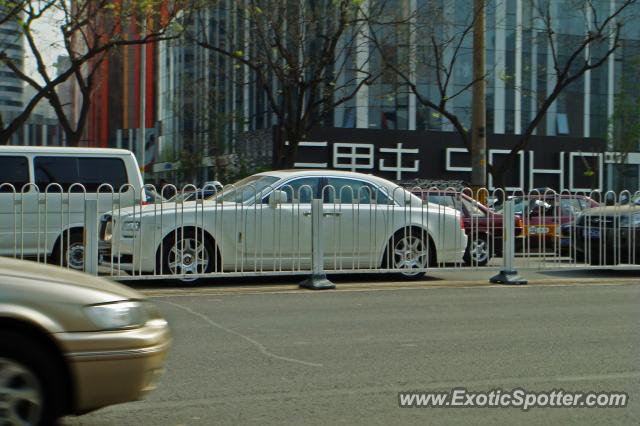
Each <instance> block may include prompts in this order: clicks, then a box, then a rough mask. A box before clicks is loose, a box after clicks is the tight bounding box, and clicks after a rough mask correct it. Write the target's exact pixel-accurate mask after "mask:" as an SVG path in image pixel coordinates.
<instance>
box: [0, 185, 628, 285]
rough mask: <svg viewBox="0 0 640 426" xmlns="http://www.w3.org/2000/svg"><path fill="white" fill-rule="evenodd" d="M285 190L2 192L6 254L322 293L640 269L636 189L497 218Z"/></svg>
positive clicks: (575, 196) (529, 206)
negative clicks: (377, 282)
mask: <svg viewBox="0 0 640 426" xmlns="http://www.w3.org/2000/svg"><path fill="white" fill-rule="evenodd" d="M346 180H348V179H345V181H346ZM272 183H273V182H271V183H269V182H258V183H256V184H251V185H244V186H241V187H236V186H234V185H227V186H225V187H224V188H222V189H220V188H218V187H214V186H210V187H207V186H205V187H204V188H197V187H195V186H193V185H187V186H185V187H183V188H176V187H173V186H167V187H164V188H162V190H161V191H159V193H160V195H166V196H167V198H169V199H168V200H167V199H164V198H163V197H159V196H155V197H153V198H152V197H150V196H149V195H150V194H157V193H158V192H157V191H156V188H154V187H153V186H151V185H147V186H145V187H144V188H143V189H142V190H139V191H137V192H136V190H135V189H134V188H132V187H131V186H127V185H125V186H123V187H122V188H112V187H111V186H110V185H101V186H99V187H98V190H97V191H96V192H87V191H86V189H85V188H84V187H83V186H82V185H80V184H73V185H69V186H68V189H67V190H66V191H63V188H62V187H61V186H60V185H57V184H50V185H48V186H47V187H46V188H44V190H43V191H42V192H41V191H40V188H38V187H37V186H36V185H33V184H28V185H25V186H24V187H22V188H15V187H13V186H12V185H10V184H6V183H5V184H0V254H1V255H3V256H11V257H15V258H25V259H33V260H36V261H38V262H46V263H52V264H57V265H60V266H62V267H66V268H70V269H78V270H83V271H85V272H88V273H91V274H100V275H106V276H111V277H113V278H115V279H118V280H127V279H168V278H179V279H181V280H184V281H189V280H194V279H198V278H204V277H221V276H258V275H308V276H310V277H311V278H310V280H308V281H307V282H306V285H310V286H315V287H329V286H330V285H331V284H330V282H329V281H328V280H326V274H338V273H342V274H352V273H396V274H400V275H402V276H403V277H405V278H415V277H418V276H420V275H422V274H423V273H424V272H427V271H429V270H431V269H433V268H455V269H458V268H463V267H464V268H470V270H474V269H480V268H491V269H493V270H495V271H496V272H502V273H503V274H505V275H507V276H511V277H512V278H513V277H514V276H516V275H515V271H516V269H518V270H520V271H522V270H525V271H526V270H527V269H538V270H539V269H558V268H578V267H580V268H589V267H602V266H607V267H617V268H635V267H637V266H638V264H639V261H640V251H639V250H638V247H637V246H638V243H640V205H638V204H640V194H638V193H631V192H629V191H622V192H620V193H613V192H606V193H601V192H599V191H590V192H586V191H585V192H578V193H576V192H571V193H570V192H568V191H562V192H555V191H553V190H551V189H548V188H542V189H536V190H532V191H529V192H526V193H525V192H523V191H517V190H516V191H503V190H496V191H486V192H485V194H484V196H485V197H484V198H486V199H487V200H489V202H490V203H491V205H490V207H485V206H483V205H481V204H480V203H478V202H477V201H475V200H474V199H473V197H472V195H473V192H472V191H471V190H470V189H468V188H465V189H464V190H462V191H458V190H455V189H453V188H445V189H438V188H420V187H410V188H404V189H402V188H396V189H395V190H393V191H391V192H389V191H387V190H385V188H382V187H378V186H376V185H374V184H370V183H363V182H359V181H356V180H354V181H353V182H346V183H343V184H341V185H335V186H330V185H325V186H323V187H322V188H318V187H317V186H314V185H309V184H304V182H302V183H300V182H299V183H295V184H290V185H282V186H280V187H274V186H273V185H272ZM132 192H133V196H132ZM169 194H175V195H173V197H172V198H170V197H168V195H169ZM125 195H126V197H127V198H126V200H125ZM636 203H637V204H636Z"/></svg>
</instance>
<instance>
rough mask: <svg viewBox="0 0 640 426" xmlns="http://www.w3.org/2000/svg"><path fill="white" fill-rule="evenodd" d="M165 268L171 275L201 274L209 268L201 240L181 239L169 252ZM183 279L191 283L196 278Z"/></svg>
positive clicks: (206, 252)
mask: <svg viewBox="0 0 640 426" xmlns="http://www.w3.org/2000/svg"><path fill="white" fill-rule="evenodd" d="M167 266H168V267H169V272H170V273H171V274H173V275H194V274H202V273H204V272H205V271H206V270H207V268H208V266H209V252H208V250H207V248H206V247H205V245H204V242H203V241H202V240H196V239H195V238H183V239H181V240H179V241H178V242H176V243H175V244H174V245H173V247H171V250H169V255H168V256H167ZM183 279H184V280H185V281H193V280H195V279H196V278H189V277H185V278H183Z"/></svg>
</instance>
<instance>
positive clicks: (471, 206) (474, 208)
mask: <svg viewBox="0 0 640 426" xmlns="http://www.w3.org/2000/svg"><path fill="white" fill-rule="evenodd" d="M462 202H463V203H464V206H465V207H466V209H467V211H468V212H469V213H470V214H471V216H473V217H486V216H487V214H486V213H485V212H484V211H483V210H482V209H481V208H480V207H478V204H477V203H476V202H472V201H469V200H467V199H466V198H463V199H462Z"/></svg>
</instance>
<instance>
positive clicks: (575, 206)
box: [560, 198, 581, 216]
mask: <svg viewBox="0 0 640 426" xmlns="http://www.w3.org/2000/svg"><path fill="white" fill-rule="evenodd" d="M580 210H581V208H580V203H579V202H578V200H576V199H570V198H566V199H565V198H563V199H561V200H560V215H561V216H575V215H577V214H578V212H580Z"/></svg>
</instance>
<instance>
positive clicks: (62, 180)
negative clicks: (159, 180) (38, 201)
mask: <svg viewBox="0 0 640 426" xmlns="http://www.w3.org/2000/svg"><path fill="white" fill-rule="evenodd" d="M33 165H34V169H35V178H36V179H35V180H36V185H38V188H40V191H42V192H44V191H46V188H47V185H49V184H51V183H56V184H59V185H60V186H61V187H62V190H63V191H65V192H66V191H68V190H69V188H70V187H71V186H72V185H73V184H74V183H80V184H82V185H83V186H84V188H85V190H86V191H87V192H95V191H97V190H98V187H99V186H100V185H102V184H109V185H111V186H112V187H113V191H114V192H118V191H119V190H120V188H121V187H122V186H123V185H125V184H126V183H127V182H128V178H127V171H126V168H125V166H124V162H123V161H122V160H121V159H119V158H74V157H58V156H56V157H36V158H35V160H34V163H33ZM57 190H58V186H57V185H56V186H52V187H50V188H49V191H50V192H55V191H57ZM72 191H73V192H82V188H81V187H80V186H78V185H75V186H73V189H72ZM104 192H107V189H106V188H104Z"/></svg>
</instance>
